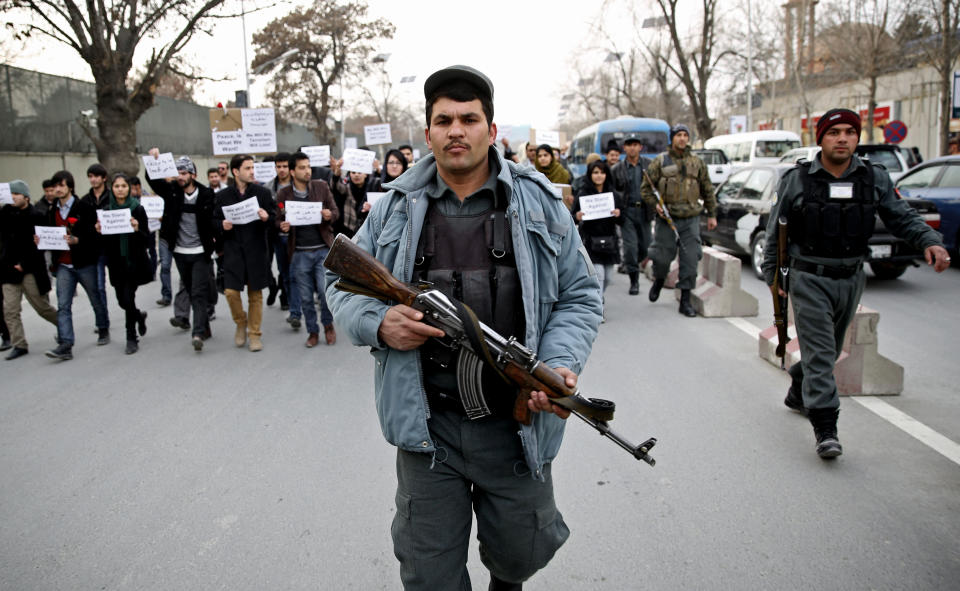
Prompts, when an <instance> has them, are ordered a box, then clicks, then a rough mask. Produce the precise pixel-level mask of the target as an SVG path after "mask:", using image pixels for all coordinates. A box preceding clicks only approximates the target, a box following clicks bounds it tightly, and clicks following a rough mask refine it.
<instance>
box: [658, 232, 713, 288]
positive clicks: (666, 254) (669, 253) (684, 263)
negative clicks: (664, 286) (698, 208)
mask: <svg viewBox="0 0 960 591" xmlns="http://www.w3.org/2000/svg"><path fill="white" fill-rule="evenodd" d="M673 223H674V224H675V225H676V226H677V232H678V233H679V234H680V258H679V260H678V263H679V265H680V270H679V271H680V272H679V276H678V278H677V288H679V289H693V288H694V287H696V286H697V263H698V262H699V261H700V256H701V255H702V254H703V251H702V249H701V248H700V216H698V215H695V216H693V217H689V218H682V219H677V218H673ZM676 256H677V235H676V234H674V233H673V229H671V228H670V224H668V223H667V220H665V219H663V218H662V217H660V216H657V224H656V228H655V229H654V233H653V244H652V245H651V246H650V259H651V260H652V261H653V276H654V277H655V278H657V279H665V278H666V276H667V274H668V273H669V272H670V263H671V262H673V259H674V257H676Z"/></svg>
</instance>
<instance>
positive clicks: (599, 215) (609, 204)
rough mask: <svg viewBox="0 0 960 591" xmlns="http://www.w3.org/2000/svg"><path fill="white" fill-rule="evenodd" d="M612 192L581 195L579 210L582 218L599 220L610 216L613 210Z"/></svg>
mask: <svg viewBox="0 0 960 591" xmlns="http://www.w3.org/2000/svg"><path fill="white" fill-rule="evenodd" d="M614 207H615V206H614V204H613V193H598V194H597V195H581V196H580V211H582V212H583V219H584V220H599V219H603V218H608V217H611V216H612V215H613V214H611V213H610V212H612V211H613V210H614Z"/></svg>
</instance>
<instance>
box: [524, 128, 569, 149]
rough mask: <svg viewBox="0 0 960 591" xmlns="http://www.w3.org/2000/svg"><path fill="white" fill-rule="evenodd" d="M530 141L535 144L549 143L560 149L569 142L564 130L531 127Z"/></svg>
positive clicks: (552, 146)
mask: <svg viewBox="0 0 960 591" xmlns="http://www.w3.org/2000/svg"><path fill="white" fill-rule="evenodd" d="M530 142H532V143H533V145H534V146H539V145H541V144H547V145H548V146H550V147H551V148H557V149H558V150H559V149H560V148H562V147H563V145H564V144H565V143H567V134H566V133H564V132H562V131H551V130H539V129H534V128H532V127H531V128H530Z"/></svg>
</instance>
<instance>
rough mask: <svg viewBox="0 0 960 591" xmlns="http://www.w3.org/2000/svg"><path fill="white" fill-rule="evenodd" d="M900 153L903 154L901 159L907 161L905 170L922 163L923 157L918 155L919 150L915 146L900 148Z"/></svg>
mask: <svg viewBox="0 0 960 591" xmlns="http://www.w3.org/2000/svg"><path fill="white" fill-rule="evenodd" d="M898 147H899V148H900V153H901V154H903V159H904V160H906V161H907V168H913V167H914V166H916V165H918V164H920V163H921V162H923V156H921V155H920V148H918V147H916V146H911V147H909V148H908V147H907V146H900V145H899V144H898Z"/></svg>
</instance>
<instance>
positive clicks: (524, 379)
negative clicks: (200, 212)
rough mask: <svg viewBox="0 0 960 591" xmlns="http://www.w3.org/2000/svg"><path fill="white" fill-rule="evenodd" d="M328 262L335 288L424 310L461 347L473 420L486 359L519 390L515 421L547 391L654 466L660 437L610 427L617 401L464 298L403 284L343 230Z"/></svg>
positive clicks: (461, 373)
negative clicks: (581, 387) (482, 316)
mask: <svg viewBox="0 0 960 591" xmlns="http://www.w3.org/2000/svg"><path fill="white" fill-rule="evenodd" d="M324 266H325V267H327V268H328V269H330V270H331V271H333V272H334V273H336V274H338V275H339V276H340V280H339V281H338V282H337V283H336V285H335V287H336V288H337V289H340V290H343V291H348V292H351V293H356V294H359V295H364V296H368V297H372V298H376V299H378V300H382V301H387V302H395V303H398V304H405V305H407V306H410V307H411V308H414V309H416V310H419V311H421V312H423V322H425V323H426V324H429V325H430V326H434V327H437V328H439V329H440V330H442V331H443V332H444V333H446V336H445V337H444V339H443V341H444V342H445V344H447V345H449V346H454V347H457V348H458V349H459V351H460V352H459V361H458V364H457V367H458V375H457V382H458V385H459V389H460V396H461V402H463V406H464V409H465V410H466V412H467V416H468V417H470V418H471V419H476V418H480V417H484V416H487V415H489V414H491V411H490V409H489V407H488V405H487V402H486V400H485V399H484V396H483V392H482V391H481V390H480V388H479V387H478V384H479V383H480V380H479V372H480V371H481V370H482V368H483V365H484V363H486V364H488V365H490V366H491V367H492V368H493V369H495V370H496V371H497V372H498V373H499V374H500V376H501V377H502V378H503V379H505V380H506V381H508V382H510V383H512V384H513V385H515V386H516V387H517V388H518V389H519V391H520V394H518V396H517V399H516V401H515V403H514V408H513V416H514V418H515V419H516V420H517V421H520V422H521V423H524V424H526V425H529V424H530V422H531V421H532V416H531V412H530V410H529V408H528V407H527V400H528V399H529V398H530V392H532V391H542V392H546V394H547V396H548V397H549V398H550V402H552V403H553V404H556V405H557V406H562V407H563V408H566V409H568V410H569V411H570V412H572V413H573V414H575V415H577V416H578V417H579V418H580V419H582V420H583V421H584V422H586V423H587V424H588V425H590V426H591V427H593V428H594V429H596V430H597V431H598V432H599V433H600V434H601V435H603V436H604V437H607V438H608V439H610V440H612V441H613V442H614V443H616V444H617V445H619V446H620V447H622V448H623V449H625V450H626V451H628V452H629V453H630V454H631V455H632V456H633V457H635V458H637V459H638V460H643V461H644V462H646V463H648V464H650V465H651V466H653V465H654V464H655V463H656V462H655V460H654V459H653V458H652V457H650V456H649V455H648V454H649V452H650V449H651V448H652V447H653V446H654V445H655V444H656V442H657V440H656V439H655V438H650V439H648V440H646V441H644V442H643V443H641V444H640V445H634V444H632V443H630V442H629V441H627V440H626V439H624V438H623V437H621V436H619V435H618V434H617V433H615V432H614V431H612V430H611V429H610V427H609V425H608V424H607V421H610V420H612V419H613V412H614V409H615V405H614V403H613V402H610V401H608V400H601V399H598V398H584V397H583V396H581V395H580V392H579V391H578V390H576V389H572V388H569V387H568V386H567V385H566V383H565V381H564V378H563V376H561V375H560V374H558V373H557V372H556V371H554V370H553V369H551V368H549V367H547V366H546V365H544V364H543V363H541V362H540V361H539V360H538V359H537V357H536V355H534V354H533V352H532V351H531V350H529V349H527V348H526V347H524V346H523V345H522V344H520V343H518V342H517V340H516V339H515V338H513V337H510V338H504V337H503V336H501V335H500V334H498V333H497V332H496V331H494V330H493V329H491V328H490V327H488V326H486V325H485V324H483V323H482V322H479V321H478V320H477V318H476V316H475V315H474V314H473V312H472V311H471V310H470V309H469V308H468V307H467V306H465V305H464V304H462V303H461V302H458V301H456V300H451V299H450V298H448V297H447V296H445V295H444V294H443V293H441V292H440V291H439V290H436V289H430V288H429V285H424V286H414V285H408V284H406V283H403V282H402V281H400V280H399V279H397V278H396V277H394V276H393V275H392V274H391V273H390V270H389V269H387V268H386V266H384V265H383V263H381V262H380V261H378V260H377V259H375V258H374V257H373V256H371V255H370V253H368V252H366V251H365V250H363V249H362V248H360V247H358V246H357V245H355V244H354V243H353V242H351V241H350V240H349V239H348V238H346V237H345V236H343V235H340V236H337V239H336V240H335V241H334V243H333V246H332V247H331V248H330V252H329V253H328V254H327V258H326V261H325V262H324Z"/></svg>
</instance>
